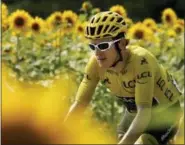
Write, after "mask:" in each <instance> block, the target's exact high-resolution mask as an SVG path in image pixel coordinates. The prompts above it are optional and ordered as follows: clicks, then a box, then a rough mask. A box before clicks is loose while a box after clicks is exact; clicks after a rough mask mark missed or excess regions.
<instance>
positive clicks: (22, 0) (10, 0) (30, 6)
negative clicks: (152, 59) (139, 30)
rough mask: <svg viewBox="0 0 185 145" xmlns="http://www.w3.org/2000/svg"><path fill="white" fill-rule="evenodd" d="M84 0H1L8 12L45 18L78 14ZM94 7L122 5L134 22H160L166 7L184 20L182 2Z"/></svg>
mask: <svg viewBox="0 0 185 145" xmlns="http://www.w3.org/2000/svg"><path fill="white" fill-rule="evenodd" d="M84 1H85V0H2V2H5V3H6V4H7V5H8V7H9V10H10V12H12V11H14V10H16V9H24V10H26V11H28V12H30V14H31V15H32V16H36V15H38V16H40V17H43V18H45V17H47V16H48V15H49V14H50V13H52V12H54V11H57V10H59V11H63V10H67V9H71V10H73V11H75V12H76V13H80V7H81V5H82V3H83V2H84ZM90 2H91V3H92V4H93V6H94V7H98V8H100V9H101V10H102V11H103V10H108V9H109V8H110V7H111V6H113V5H116V4H120V5H123V6H124V7H125V8H126V10H127V12H128V16H129V17H130V18H132V19H133V20H134V21H138V20H143V19H144V18H146V17H152V18H153V19H155V20H156V21H158V22H159V21H160V20H161V11H162V10H163V9H165V8H167V7H170V8H173V9H174V10H175V12H176V13H177V15H178V17H180V18H184V10H185V7H184V5H185V1H184V0H104V1H102V0H91V1H90Z"/></svg>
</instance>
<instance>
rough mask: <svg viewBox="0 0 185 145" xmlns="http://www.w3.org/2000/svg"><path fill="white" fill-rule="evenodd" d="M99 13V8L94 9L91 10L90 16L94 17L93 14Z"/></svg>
mask: <svg viewBox="0 0 185 145" xmlns="http://www.w3.org/2000/svg"><path fill="white" fill-rule="evenodd" d="M100 11H101V10H100V8H94V9H92V11H91V13H92V15H95V14H97V13H99V12H100Z"/></svg>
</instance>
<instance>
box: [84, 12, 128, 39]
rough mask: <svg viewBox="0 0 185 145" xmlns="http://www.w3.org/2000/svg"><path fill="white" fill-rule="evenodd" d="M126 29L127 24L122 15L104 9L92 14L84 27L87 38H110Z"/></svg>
mask: <svg viewBox="0 0 185 145" xmlns="http://www.w3.org/2000/svg"><path fill="white" fill-rule="evenodd" d="M126 30H127V25H126V22H125V20H124V18H123V16H121V15H119V14H118V13H116V12H111V11H105V12H100V13H98V14H96V15H94V16H93V17H92V18H91V19H90V20H89V22H88V24H87V25H86V29H85V37H86V38H88V39H100V38H109V37H111V38H112V37H116V36H117V35H118V34H119V33H120V32H126Z"/></svg>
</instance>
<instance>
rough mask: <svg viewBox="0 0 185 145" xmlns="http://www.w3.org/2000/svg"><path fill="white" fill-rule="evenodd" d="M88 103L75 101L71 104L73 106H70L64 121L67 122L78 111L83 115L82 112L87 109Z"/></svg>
mask: <svg viewBox="0 0 185 145" xmlns="http://www.w3.org/2000/svg"><path fill="white" fill-rule="evenodd" d="M87 104H88V103H87V102H84V103H80V102H78V101H75V102H74V103H73V104H72V105H71V107H70V109H69V111H68V113H67V115H66V117H65V119H64V122H66V121H67V120H68V119H69V118H70V117H72V116H74V115H75V114H77V113H78V114H81V115H82V113H83V112H84V111H85V109H86V106H87Z"/></svg>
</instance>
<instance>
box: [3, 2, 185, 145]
mask: <svg viewBox="0 0 185 145" xmlns="http://www.w3.org/2000/svg"><path fill="white" fill-rule="evenodd" d="M1 9H2V13H1V20H2V23H1V31H2V38H1V39H2V41H1V43H2V44H1V46H2V47H1V57H2V62H1V63H2V142H3V143H9V144H10V143H13V144H21V143H23V144H28V143H30V144H31V143H32V144H34V143H35V144H39V143H40V144H55V143H56V144H70V143H82V144H87V143H91V144H92V143H102V144H111V143H115V142H116V125H117V123H118V121H119V119H120V116H121V114H122V112H123V108H122V107H121V104H119V102H118V101H117V100H116V98H115V97H114V96H112V95H111V94H110V92H109V90H107V88H106V87H105V86H104V85H103V84H101V83H100V84H99V85H98V87H97V89H96V92H95V93H94V95H93V98H92V101H91V103H90V105H89V108H88V109H87V111H86V115H85V117H84V118H83V119H82V118H80V117H79V116H78V115H76V116H75V118H74V119H73V120H70V121H69V122H68V123H67V124H63V121H62V120H63V119H64V117H65V114H66V112H67V111H68V109H69V107H70V105H71V104H72V102H73V101H74V98H75V94H76V92H77V89H78V86H79V83H80V81H81V80H82V77H83V71H84V68H85V65H86V63H87V62H88V59H89V57H90V56H91V54H92V52H91V51H89V50H90V49H89V48H88V40H87V39H85V37H84V27H85V25H86V23H87V21H88V19H89V18H90V17H91V16H92V15H94V14H96V13H98V12H100V11H101V10H100V9H99V8H96V7H93V5H92V4H91V3H90V2H88V1H87V2H84V3H82V6H81V12H80V13H79V14H77V13H75V12H73V11H72V10H64V11H55V12H53V13H51V14H50V15H49V16H48V17H47V18H45V19H44V18H41V17H39V16H36V17H33V16H31V15H30V14H29V12H27V11H25V10H23V9H17V10H16V11H14V12H11V13H10V12H9V10H8V6H7V5H6V4H5V3H2V4H1ZM109 10H110V11H114V12H117V13H119V14H120V15H122V16H124V17H125V20H126V22H127V24H128V32H127V38H129V39H130V44H131V45H135V44H137V45H140V46H142V47H144V48H146V49H148V50H149V51H150V52H152V53H153V54H154V55H155V56H156V58H157V59H158V61H159V62H160V63H161V64H163V65H164V66H165V67H166V68H167V69H168V70H169V72H171V73H172V74H173V76H174V78H175V79H176V80H177V82H178V84H179V89H180V90H181V91H182V92H184V19H181V18H179V17H178V16H177V15H176V13H175V11H174V10H173V9H171V8H167V9H164V10H163V11H162V12H161V22H155V20H154V19H152V18H145V19H144V20H143V21H139V22H135V21H134V20H132V18H129V17H128V15H129V14H127V10H126V9H125V7H124V6H123V5H114V6H112V7H110V9H109ZM183 100H184V98H183V99H182V106H183ZM92 118H93V119H92ZM181 122H182V124H181V125H180V126H183V125H184V124H183V122H184V121H181ZM181 128H182V127H181ZM179 134H180V135H179V136H177V137H176V140H175V143H183V140H184V132H183V131H182V130H180V132H179ZM10 138H11V139H10Z"/></svg>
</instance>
